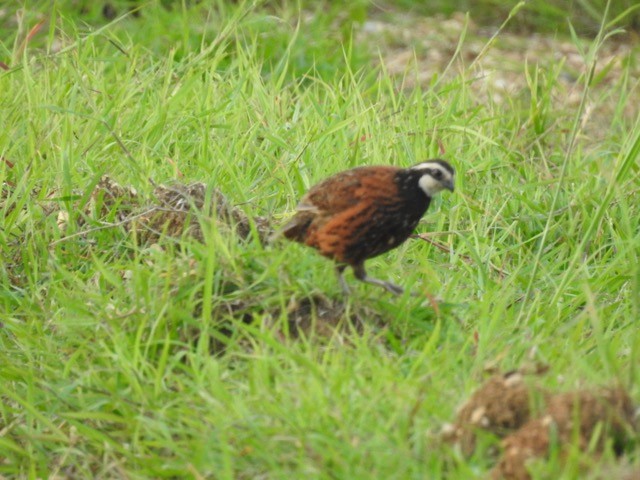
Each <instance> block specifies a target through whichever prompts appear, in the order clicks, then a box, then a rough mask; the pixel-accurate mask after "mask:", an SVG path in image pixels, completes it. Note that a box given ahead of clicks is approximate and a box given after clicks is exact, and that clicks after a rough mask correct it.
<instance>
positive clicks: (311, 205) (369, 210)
mask: <svg viewBox="0 0 640 480" xmlns="http://www.w3.org/2000/svg"><path fill="white" fill-rule="evenodd" d="M454 180H455V170H454V168H453V167H452V166H451V165H450V164H449V163H448V162H447V161H445V160H442V159H439V158H438V159H433V160H427V161H423V162H420V163H418V164H416V165H413V166H411V167H408V168H400V167H395V166H390V165H373V166H363V167H356V168H352V169H350V170H345V171H342V172H339V173H337V174H335V175H333V176H331V177H329V178H327V179H325V180H323V181H321V182H320V183H318V184H316V185H315V186H313V187H311V189H309V191H308V192H307V193H306V194H305V195H304V196H303V197H302V199H301V200H300V202H299V204H298V206H297V207H296V214H295V215H294V217H293V218H292V219H291V220H290V221H289V222H288V223H286V224H285V226H284V227H283V228H282V230H281V232H280V233H281V234H282V235H284V237H285V238H287V239H289V240H292V241H294V242H298V243H301V244H304V245H307V246H309V247H312V248H314V249H316V250H317V251H318V252H319V253H320V254H321V255H323V256H325V257H327V258H329V259H331V260H333V261H334V262H335V264H336V271H337V274H338V280H339V282H340V286H341V287H342V290H343V291H344V293H345V294H346V295H348V294H349V293H350V290H349V286H348V284H347V282H346V281H345V279H344V271H345V270H346V268H347V267H351V269H352V270H353V273H354V275H355V277H356V279H358V280H360V281H362V282H365V283H369V284H372V285H377V286H380V287H382V288H384V289H385V290H387V291H388V292H390V293H392V294H395V295H401V294H402V293H403V292H404V290H403V289H402V288H401V287H400V286H398V285H395V284H393V283H391V282H386V281H383V280H379V279H377V278H373V277H370V276H369V275H368V274H367V271H366V269H365V265H364V264H365V261H366V260H368V259H370V258H373V257H377V256H378V255H381V254H383V253H385V252H388V251H389V250H391V249H393V248H396V247H398V246H399V245H400V244H402V243H403V242H404V241H405V240H407V238H409V236H410V235H411V234H412V233H413V231H414V229H415V228H416V226H417V225H418V222H419V221H420V219H421V218H422V216H423V215H424V213H425V212H426V211H427V209H428V208H429V204H430V203H431V199H432V198H433V197H435V196H436V195H438V194H439V193H440V192H441V191H443V190H449V191H451V192H453V191H454Z"/></svg>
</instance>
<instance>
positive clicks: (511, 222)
mask: <svg viewBox="0 0 640 480" xmlns="http://www.w3.org/2000/svg"><path fill="white" fill-rule="evenodd" d="M47 5H49V3H47ZM46 11H47V9H46V8H45V6H44V4H38V3H29V2H28V3H26V4H25V8H24V11H23V14H22V16H21V17H20V19H19V20H18V21H17V22H15V21H14V20H12V19H13V18H14V17H9V16H7V14H6V13H5V14H4V15H5V18H4V19H3V20H2V22H3V24H5V25H6V26H11V28H10V29H4V31H3V34H2V38H0V42H1V43H0V59H2V60H3V61H4V62H5V63H6V64H7V65H8V66H9V67H10V69H9V70H6V71H3V72H0V91H2V92H3V95H2V96H0V109H1V110H2V112H3V114H2V116H1V117H0V155H1V156H2V158H3V160H4V161H3V162H2V163H0V181H2V182H4V187H3V195H4V197H5V198H4V200H3V201H2V202H0V207H1V208H2V216H3V218H4V221H3V224H2V228H0V255H1V256H2V264H1V265H0V285H1V288H0V305H1V306H0V311H1V312H2V326H1V328H0V365H2V368H0V397H1V398H2V403H1V404H0V459H2V461H0V475H2V476H5V477H7V478H11V477H19V478H90V477H104V478H167V477H174V478H185V477H187V478H274V479H275V478H302V477H304V478H485V477H486V472H487V471H488V469H489V468H490V463H491V462H490V460H489V459H487V458H485V457H483V455H476V456H475V457H473V458H472V459H470V460H467V459H464V458H462V457H461V456H460V454H459V453H457V452H456V451H455V450H452V449H450V448H449V447H447V446H444V445H442V444H440V442H439V441H438V435H437V433H438V430H439V428H440V426H441V425H442V424H443V423H444V422H447V421H450V420H451V419H452V417H453V415H454V412H455V408H456V406H457V405H459V404H460V402H461V399H462V398H464V397H465V396H467V395H468V394H469V392H470V391H472V390H473V389H474V388H475V387H476V386H477V385H478V384H479V382H480V381H481V378H482V372H483V370H484V369H485V367H486V366H487V365H498V366H499V367H500V368H502V369H504V370H508V369H511V368H518V367H519V366H521V365H523V364H527V363H532V362H541V363H546V364H549V365H550V366H551V369H552V374H551V375H549V376H548V377H547V378H546V379H545V383H547V384H548V386H549V387H550V388H559V389H569V388H574V387H576V386H578V385H611V384H616V383H618V382H619V383H621V384H623V385H626V386H627V387H628V388H629V389H630V390H631V392H632V394H633V395H635V398H638V393H639V392H638V387H637V385H638V375H639V373H638V370H637V368H634V365H635V364H637V358H638V347H640V338H639V336H638V334H637V328H636V326H635V321H637V319H638V317H639V314H640V267H639V265H640V262H639V258H638V257H639V256H640V230H639V228H638V220H637V219H638V218H640V212H639V211H638V188H639V182H638V153H639V150H640V124H639V123H638V121H637V119H636V117H635V116H634V115H631V116H629V115H628V112H627V111H626V110H625V109H626V107H627V106H628V105H634V104H635V105H637V103H638V85H637V80H634V78H636V79H637V76H636V77H634V72H637V70H636V69H637V65H635V64H634V59H633V58H634V57H633V53H629V56H628V58H627V60H626V62H623V63H622V65H621V66H619V67H616V68H619V70H620V75H619V76H618V77H616V80H615V81H605V80H603V78H604V77H602V78H596V77H595V76H592V75H590V74H589V71H588V70H585V71H583V72H581V73H580V75H579V76H578V78H577V79H576V82H575V85H576V87H575V88H576V89H578V91H579V92H581V99H582V102H581V103H579V105H578V106H571V105H568V104H567V103H566V102H564V101H562V98H563V97H564V96H565V95H566V94H567V88H568V87H567V86H566V84H563V83H562V74H563V69H562V66H561V65H560V66H557V68H555V69H554V68H543V67H541V66H537V65H534V64H527V65H525V63H524V61H523V62H522V63H521V64H520V66H519V67H518V70H519V72H520V75H521V77H523V78H525V77H526V79H527V82H526V87H525V88H523V89H521V90H519V91H518V92H517V93H516V94H515V95H513V96H510V97H507V98H506V99H505V100H504V101H496V100H495V99H494V98H492V97H488V98H487V97H486V96H484V95H482V94H481V92H479V90H478V89H477V88H475V87H476V85H477V83H478V81H477V78H476V74H477V70H475V69H473V68H465V67H464V66H463V67H460V68H457V67H452V72H453V74H452V75H449V76H443V77H441V78H440V79H439V80H438V81H434V82H431V83H417V84H416V85H415V87H413V88H410V89H408V88H407V89H402V88H399V86H400V85H402V83H403V81H406V80H407V79H410V78H413V77H415V76H416V75H417V73H418V72H417V70H418V69H419V68H420V66H419V65H414V66H412V67H408V68H407V70H406V71H405V72H404V75H397V74H392V73H389V71H388V70H387V68H386V64H385V63H384V61H383V62H382V63H380V61H379V59H380V58H384V56H381V55H378V52H377V51H376V48H377V44H376V41H375V40H376V39H375V37H374V38H371V37H369V38H368V40H367V41H364V42H363V41H361V40H358V41H354V39H355V38H361V37H357V36H356V35H357V34H358V32H359V31H360V29H361V22H362V21H363V20H364V19H365V18H367V16H368V15H371V13H370V11H369V10H368V9H367V4H365V3H362V2H360V3H354V5H353V6H352V7H349V8H348V9H346V10H345V9H343V8H342V7H340V6H337V5H324V4H321V3H317V4H314V6H313V7H310V8H309V9H308V10H304V11H300V10H298V9H297V8H296V7H294V6H288V5H284V6H276V7H274V6H271V7H268V8H260V7H252V6H249V5H247V4H240V5H231V4H226V3H224V2H218V3H216V4H215V6H213V7H211V8H210V9H208V8H206V7H205V6H204V5H193V6H191V7H186V6H175V5H174V7H173V9H172V10H167V9H165V8H163V7H162V6H161V5H156V4H154V3H151V4H145V5H144V6H143V7H142V17H141V18H132V17H130V16H129V17H126V18H118V19H116V20H114V21H112V22H110V23H106V21H105V20H102V19H101V18H100V16H99V12H94V11H92V12H89V13H87V14H85V16H84V17H83V16H78V12H77V11H76V10H74V9H73V5H72V4H69V5H66V4H63V3H59V4H57V3H54V6H53V8H52V9H51V12H52V14H51V17H49V23H46V24H43V25H42V28H41V30H39V31H37V32H36V31H32V32H31V33H32V35H28V34H29V31H30V30H31V29H32V28H33V26H34V25H36V24H37V22H38V21H40V20H41V19H42V18H44V15H45V13H44V12H46ZM85 22H86V23H85ZM604 24H605V25H606V20H605V22H604ZM607 33H608V31H607V30H605V29H601V31H600V36H599V37H597V38H595V39H592V40H586V41H585V40H583V39H580V38H578V37H575V38H574V39H573V42H574V43H575V44H577V45H581V46H586V47H585V56H586V58H587V64H588V65H593V64H594V62H597V60H598V59H599V58H600V57H599V55H600V53H601V48H602V47H601V45H600V42H601V41H603V40H605V36H606V34H607ZM566 35H567V38H569V37H568V35H569V33H568V32H567V33H566ZM469 36H472V34H471V33H469ZM474 38H475V37H474ZM497 40H498V41H500V36H498V38H497ZM611 42H615V37H614V38H613V39H612V38H608V39H606V42H605V44H609V43H611ZM490 50H491V48H489V51H490ZM635 52H636V54H637V47H636V48H635ZM467 67H468V65H467ZM603 75H604V74H603ZM595 80H598V81H599V83H598V82H596V81H595ZM636 113H637V112H636ZM442 150H444V154H443V152H442ZM440 155H444V156H445V157H446V158H448V159H449V160H451V161H452V163H454V164H455V166H456V168H457V170H458V172H459V173H458V178H457V184H456V193H455V194H454V195H449V196H447V195H443V197H442V198H441V199H438V200H437V201H435V202H434V204H433V206H432V207H431V209H430V210H429V212H428V214H427V215H426V216H425V218H424V220H423V222H422V223H421V225H420V227H419V231H420V232H432V234H433V238H434V239H435V240H437V241H439V242H441V243H444V244H445V245H446V246H447V247H449V248H450V252H449V253H446V252H443V251H441V250H439V249H437V248H435V247H434V246H433V245H431V244H429V243H427V242H423V241H419V240H412V241H409V242H407V243H406V244H404V245H403V246H401V247H400V248H398V249H397V250H395V251H394V252H391V253H389V254H386V255H384V256H382V257H380V258H379V259H376V260H374V261H371V262H370V264H368V266H369V269H370V271H371V273H372V274H374V275H376V276H378V277H382V278H388V279H390V280H391V281H393V282H395V283H399V284H402V285H404V286H406V287H408V288H410V289H412V290H414V291H417V292H430V293H431V294H433V295H437V296H438V297H439V298H441V299H442V300H441V306H440V308H439V309H438V310H434V309H433V308H432V307H431V305H430V303H429V301H427V300H426V297H425V296H418V297H410V296H408V295H407V296H403V297H401V298H397V299H396V298H391V297H389V296H387V295H386V294H382V293H381V292H380V291H377V290H376V289H375V288H374V287H370V286H363V285H357V286H355V285H354V287H355V293H354V295H353V296H352V297H351V298H349V299H348V301H347V304H346V307H345V308H346V309H347V310H348V311H352V312H358V313H359V314H360V315H369V316H370V317H371V322H370V323H367V322H365V327H364V331H363V332H362V333H359V334H357V333H355V332H351V333H347V334H346V336H336V337H335V338H333V339H322V338H314V337H312V338H306V339H299V340H293V339H286V338H285V339H283V338H282V336H281V333H279V332H281V331H282V330H283V329H284V330H285V331H286V310H287V305H289V304H290V303H291V302H292V299H294V300H296V301H301V300H302V299H304V298H307V297H309V296H310V295H314V294H322V295H326V296H329V297H331V298H335V299H338V300H339V299H340V289H339V286H338V284H337V281H336V279H335V277H334V275H333V272H332V267H331V265H330V264H329V263H328V262H327V261H325V260H324V259H321V258H320V257H319V256H317V255H316V254H314V253H313V252H312V251H310V250H308V249H305V248H304V247H301V246H298V245H291V244H284V243H278V244H276V245H273V246H268V247H263V246H262V245H261V244H260V242H259V241H258V239H257V238H255V237H254V238H251V239H249V240H248V241H246V242H242V241H239V239H238V238H236V236H233V235H231V236H229V235H227V234H225V233H224V232H223V231H221V230H218V229H217V228H215V225H214V226H210V227H209V228H207V229H205V231H206V235H205V237H206V238H205V242H204V243H199V242H197V241H194V240H193V239H190V238H188V237H184V238H181V239H178V240H174V241H171V240H167V241H166V242H163V244H162V247H163V248H159V247H157V246H149V245H139V244H138V243H137V242H136V241H135V238H132V236H131V235H128V234H127V233H126V232H125V231H124V230H123V229H122V228H105V229H99V230H92V231H91V232H90V233H89V234H87V235H77V236H73V235H74V233H77V232H79V231H82V230H83V229H86V228H87V227H86V226H82V225H83V224H81V223H78V222H77V220H78V219H79V218H82V216H83V213H82V211H83V207H84V205H85V204H86V203H87V201H88V196H89V194H90V192H91V190H92V188H93V186H94V185H95V184H96V183H97V181H98V179H99V178H100V177H101V176H102V175H103V174H105V173H106V174H109V175H110V176H112V177H113V178H115V179H116V180H117V181H118V182H120V183H121V184H123V185H132V186H133V187H135V188H136V189H137V191H138V192H140V194H141V195H142V196H146V197H147V198H151V190H152V186H151V184H150V182H149V180H148V179H149V178H151V179H153V181H154V182H157V183H163V182H170V181H172V180H178V181H181V182H185V183H187V182H191V181H196V180H197V181H203V182H205V183H207V185H209V186H210V187H211V188H220V189H221V190H222V191H223V192H224V193H225V194H226V195H227V197H228V198H229V199H230V200H231V201H233V202H234V203H235V204H239V205H241V206H242V207H243V209H244V210H245V211H246V212H247V213H249V214H250V215H260V216H264V217H267V218H269V219H271V220H272V221H273V222H274V223H276V224H277V223H279V222H282V221H284V220H285V219H286V218H287V216H288V215H289V214H290V213H291V212H292V211H293V209H294V207H295V204H296V202H297V199H299V197H300V196H301V194H302V193H303V192H304V191H305V189H306V188H308V187H309V186H310V185H312V184H313V183H315V182H317V181H319V180H320V179H322V178H324V177H326V176H327V175H329V174H331V173H333V172H336V171H339V170H343V169H346V168H349V167H353V166H356V165H364V164H393V165H410V164H412V163H415V162H417V161H420V160H422V159H426V158H429V157H434V156H440ZM51 209H60V210H61V211H64V212H68V215H69V221H68V226H67V230H66V231H64V230H61V229H60V228H59V226H58V224H57V214H56V213H55V212H54V213H53V214H47V212H48V211H50V210H51ZM348 281H349V282H350V283H354V280H353V278H352V277H350V276H349V277H348ZM237 303H242V304H244V305H245V308H246V309H247V310H248V311H249V312H250V314H251V315H252V317H253V320H254V321H253V323H251V324H245V323H243V322H241V321H239V320H238V319H237V318H235V319H234V318H233V315H229V314H225V313H223V312H225V311H226V310H225V308H226V307H227V306H228V305H231V304H237ZM222 324H224V325H229V324H230V325H231V326H232V335H231V337H230V339H223V340H224V341H225V343H226V350H225V352H224V354H222V355H217V356H216V355H212V354H211V353H210V351H209V346H210V341H211V339H212V338H218V339H219V338H220V335H219V332H220V328H221V325H222ZM265 325H274V327H273V328H267V327H265ZM278 327H279V328H278ZM635 453H636V454H637V452H635ZM632 458H633V456H632ZM576 464H577V462H576ZM572 468H573V470H572ZM576 469H577V466H575V465H574V466H573V467H570V468H568V469H567V471H565V476H566V478H576V475H578V474H577V473H576V472H577V470H576ZM545 478H546V477H545Z"/></svg>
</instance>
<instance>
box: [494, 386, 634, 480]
mask: <svg viewBox="0 0 640 480" xmlns="http://www.w3.org/2000/svg"><path fill="white" fill-rule="evenodd" d="M634 415H635V406H634V403H633V401H632V400H631V397H630V396H629V394H628V393H627V392H626V391H625V390H624V389H622V388H607V389H602V390H579V391H575V392H568V393H561V394H557V395H553V396H551V397H549V399H548V402H547V408H546V409H545V411H544V412H543V413H542V415H540V416H538V417H537V418H534V419H531V420H529V421H528V422H527V423H525V424H524V425H523V426H522V427H521V428H520V429H519V430H517V431H516V432H514V433H512V434H511V435H509V436H507V437H506V438H505V439H504V440H503V442H502V446H503V454H502V457H501V458H500V459H499V461H498V463H497V465H496V466H495V468H494V469H493V471H492V473H491V475H492V478H493V479H494V480H529V479H530V478H531V476H530V474H529V471H528V469H527V464H528V462H530V461H531V460H533V459H544V458H546V457H547V455H548V454H549V450H550V447H552V446H553V445H554V444H556V445H557V446H558V447H559V449H560V452H561V455H562V454H566V449H567V447H568V446H569V445H576V446H577V447H578V448H579V449H580V450H581V451H587V450H588V449H589V448H591V449H592V450H591V455H594V454H595V455H599V454H601V453H603V451H604V449H605V447H606V445H607V444H609V443H611V444H612V446H613V449H614V451H615V452H616V453H617V454H620V453H622V451H623V450H624V448H625V446H626V445H627V444H628V443H629V441H630V439H631V437H632V436H633V432H634V431H635V430H636V425H635V419H634ZM594 435H597V438H594ZM575 442H577V444H576V443H575Z"/></svg>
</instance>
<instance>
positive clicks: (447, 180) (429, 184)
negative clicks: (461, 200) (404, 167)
mask: <svg viewBox="0 0 640 480" xmlns="http://www.w3.org/2000/svg"><path fill="white" fill-rule="evenodd" d="M409 170H410V171H412V172H414V173H416V172H417V173H419V174H420V177H419V179H418V185H419V186H420V188H421V189H422V191H423V192H424V193H425V194H426V195H427V196H428V197H433V196H435V195H437V194H438V193H440V192H441V191H442V190H444V189H447V190H450V191H452V192H453V189H454V178H455V173H456V172H455V170H454V169H453V167H452V166H451V165H449V164H448V163H447V162H445V161H444V160H440V159H435V160H427V161H425V162H421V163H418V164H417V165H414V166H413V167H410V168H409Z"/></svg>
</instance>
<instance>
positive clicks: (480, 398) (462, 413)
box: [443, 371, 544, 456]
mask: <svg viewBox="0 0 640 480" xmlns="http://www.w3.org/2000/svg"><path fill="white" fill-rule="evenodd" d="M541 395H544V392H543V391H542V389H540V388H539V387H535V386H530V385H528V384H527V383H526V382H525V380H524V376H523V374H522V373H521V372H519V371H512V372H508V373H505V374H497V375H494V376H492V377H491V378H489V379H488V380H487V381H486V382H485V383H484V384H483V385H482V386H481V387H480V388H478V389H477V390H476V391H475V392H474V393H473V395H471V398H470V399H469V400H468V401H467V402H466V403H465V404H464V405H462V407H461V408H460V409H459V411H458V414H457V417H456V421H455V423H454V424H453V425H450V424H449V425H446V426H445V427H444V429H443V436H444V438H445V440H447V441H449V442H452V443H454V444H456V445H458V446H459V447H460V449H461V451H462V453H463V454H464V455H465V456H471V455H472V454H473V452H474V451H475V446H476V437H477V435H478V433H479V432H488V433H491V434H493V435H496V436H497V437H499V438H503V437H505V436H506V435H508V434H509V433H511V432H513V431H515V430H517V429H518V428H520V427H521V426H522V425H524V424H525V423H526V422H527V421H529V419H530V417H531V415H532V412H531V406H532V404H533V403H534V401H535V398H534V397H536V396H541Z"/></svg>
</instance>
